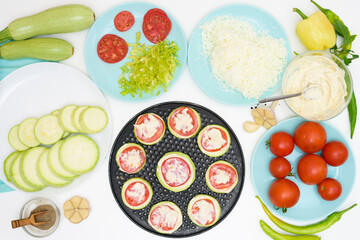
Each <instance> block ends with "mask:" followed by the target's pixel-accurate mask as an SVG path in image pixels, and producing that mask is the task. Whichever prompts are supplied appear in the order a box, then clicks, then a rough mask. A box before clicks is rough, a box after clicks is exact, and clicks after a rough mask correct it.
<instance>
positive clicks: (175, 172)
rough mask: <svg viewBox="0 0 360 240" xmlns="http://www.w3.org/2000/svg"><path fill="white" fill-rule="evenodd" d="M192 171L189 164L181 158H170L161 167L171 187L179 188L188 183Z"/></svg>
mask: <svg viewBox="0 0 360 240" xmlns="http://www.w3.org/2000/svg"><path fill="white" fill-rule="evenodd" d="M190 171H191V170H190V166H189V164H188V163H187V162H186V161H185V160H184V159H182V158H179V157H171V158H168V159H166V160H165V161H164V162H163V164H162V166H161V173H162V175H163V177H164V179H165V181H166V183H167V184H168V185H169V186H171V187H179V186H181V185H183V184H184V183H186V182H187V181H188V180H189V178H190V174H191V172H190Z"/></svg>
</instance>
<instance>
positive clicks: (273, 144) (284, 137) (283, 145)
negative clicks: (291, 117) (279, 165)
mask: <svg viewBox="0 0 360 240" xmlns="http://www.w3.org/2000/svg"><path fill="white" fill-rule="evenodd" d="M268 145H269V146H270V151H271V152H272V153H273V154H274V155H275V156H278V157H285V156H287V155H289V154H290V153H292V151H293V150H294V139H293V137H292V136H291V135H290V134H289V133H287V132H276V133H274V134H273V135H271V137H270V141H269V143H268Z"/></svg>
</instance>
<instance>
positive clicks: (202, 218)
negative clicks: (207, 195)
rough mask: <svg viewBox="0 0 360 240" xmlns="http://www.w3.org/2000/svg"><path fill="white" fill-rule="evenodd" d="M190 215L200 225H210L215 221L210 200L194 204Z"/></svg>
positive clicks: (212, 204)
mask: <svg viewBox="0 0 360 240" xmlns="http://www.w3.org/2000/svg"><path fill="white" fill-rule="evenodd" d="M191 213H192V214H193V215H194V216H195V221H196V222H197V223H199V224H201V225H211V224H212V223H213V222H214V221H215V219H216V210H215V206H214V203H213V202H212V201H211V200H210V199H200V200H198V201H196V202H195V203H194V205H193V206H192V208H191Z"/></svg>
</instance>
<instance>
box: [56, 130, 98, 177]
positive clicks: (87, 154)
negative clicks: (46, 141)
mask: <svg viewBox="0 0 360 240" xmlns="http://www.w3.org/2000/svg"><path fill="white" fill-rule="evenodd" d="M59 157H60V162H61V165H62V166H63V167H64V168H65V169H66V170H67V171H69V172H72V173H74V174H83V173H86V172H89V171H90V170H92V169H93V168H94V167H95V165H96V163H97V162H98V160H99V147H98V145H97V144H96V143H95V142H94V140H92V139H91V138H90V137H88V136H86V135H81V134H78V135H74V136H71V137H68V138H67V139H66V140H64V142H63V144H61V146H60V150H59Z"/></svg>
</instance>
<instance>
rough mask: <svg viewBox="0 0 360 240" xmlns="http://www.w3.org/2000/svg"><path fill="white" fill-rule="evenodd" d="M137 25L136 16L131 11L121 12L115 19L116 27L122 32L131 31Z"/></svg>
mask: <svg viewBox="0 0 360 240" xmlns="http://www.w3.org/2000/svg"><path fill="white" fill-rule="evenodd" d="M134 23H135V18H134V15H132V14H131V12H129V11H122V12H119V13H118V14H117V15H116V17H115V18H114V25H115V28H116V29H117V30H119V31H120V32H125V31H127V30H129V29H130V28H131V27H132V26H133V25H134Z"/></svg>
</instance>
